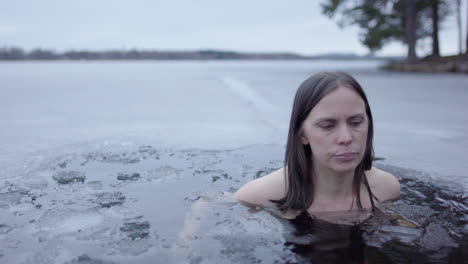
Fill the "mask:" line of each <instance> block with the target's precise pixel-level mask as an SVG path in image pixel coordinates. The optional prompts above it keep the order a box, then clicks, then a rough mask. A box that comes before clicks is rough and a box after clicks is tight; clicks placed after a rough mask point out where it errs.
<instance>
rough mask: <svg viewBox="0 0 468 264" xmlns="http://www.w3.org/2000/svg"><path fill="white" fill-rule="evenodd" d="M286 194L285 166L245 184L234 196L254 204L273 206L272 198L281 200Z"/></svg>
mask: <svg viewBox="0 0 468 264" xmlns="http://www.w3.org/2000/svg"><path fill="white" fill-rule="evenodd" d="M285 195H286V184H285V177H284V168H281V169H278V170H276V171H274V172H272V173H270V174H268V175H266V176H263V177H261V178H258V179H255V180H252V181H249V182H247V183H246V184H245V185H243V186H242V187H241V188H240V189H239V190H238V191H237V192H236V193H234V197H236V198H237V199H239V200H240V201H242V202H245V203H247V204H252V205H260V206H273V205H274V204H273V203H272V202H271V201H270V200H279V199H281V198H283V197H284V196H285Z"/></svg>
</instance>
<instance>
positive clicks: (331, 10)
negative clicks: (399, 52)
mask: <svg viewBox="0 0 468 264" xmlns="http://www.w3.org/2000/svg"><path fill="white" fill-rule="evenodd" d="M322 12H323V13H324V14H325V15H327V16H329V17H330V18H336V17H337V21H338V24H339V25H340V26H347V25H357V26H358V27H360V28H361V32H360V36H359V38H360V41H361V43H362V44H364V45H365V46H366V47H367V48H368V49H369V50H370V51H371V52H375V51H378V50H380V49H381V48H382V47H383V46H385V45H386V44H388V43H389V42H391V41H400V42H403V43H405V44H406V45H407V46H408V53H407V61H409V62H416V61H417V60H418V56H417V54H416V47H417V41H418V40H422V39H427V38H430V39H431V43H432V47H431V50H432V51H431V54H430V56H431V57H440V51H439V50H440V48H439V41H440V40H439V31H440V28H441V27H440V25H441V24H442V23H443V22H444V21H445V20H446V18H447V17H448V16H449V15H451V14H453V13H454V12H457V15H458V19H457V26H458V32H459V43H460V44H459V53H460V54H461V53H462V47H461V22H460V21H461V19H460V1H459V0H457V1H456V2H455V1H453V0H326V1H324V2H322ZM467 31H468V29H467ZM467 33H468V32H467ZM466 45H467V46H468V37H467V43H466ZM467 50H468V49H465V52H466V55H468V52H467Z"/></svg>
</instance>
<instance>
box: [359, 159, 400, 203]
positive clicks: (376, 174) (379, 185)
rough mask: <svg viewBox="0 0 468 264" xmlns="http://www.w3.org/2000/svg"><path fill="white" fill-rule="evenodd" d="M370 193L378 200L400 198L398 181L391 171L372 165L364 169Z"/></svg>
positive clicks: (384, 200)
mask: <svg viewBox="0 0 468 264" xmlns="http://www.w3.org/2000/svg"><path fill="white" fill-rule="evenodd" d="M366 176H367V179H368V181H369V185H370V187H371V190H372V193H373V194H374V195H375V196H377V198H378V199H379V201H380V202H386V201H394V200H398V199H399V198H400V182H399V181H398V179H397V178H396V177H395V176H394V175H393V174H391V173H388V172H386V171H383V170H381V169H377V168H375V167H372V169H370V170H369V171H366Z"/></svg>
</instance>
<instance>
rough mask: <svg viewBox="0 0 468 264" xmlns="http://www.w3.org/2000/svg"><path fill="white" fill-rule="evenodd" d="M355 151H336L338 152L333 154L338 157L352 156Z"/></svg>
mask: <svg viewBox="0 0 468 264" xmlns="http://www.w3.org/2000/svg"><path fill="white" fill-rule="evenodd" d="M356 154H357V152H345V153H338V154H335V156H338V157H348V156H353V155H356Z"/></svg>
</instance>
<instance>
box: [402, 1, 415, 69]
mask: <svg viewBox="0 0 468 264" xmlns="http://www.w3.org/2000/svg"><path fill="white" fill-rule="evenodd" d="M404 1H405V2H404V3H405V22H406V25H405V31H406V43H407V44H408V56H407V57H406V61H408V62H410V63H414V62H416V61H417V59H418V58H417V56H416V7H415V3H414V1H413V0H404Z"/></svg>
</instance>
